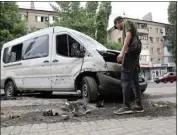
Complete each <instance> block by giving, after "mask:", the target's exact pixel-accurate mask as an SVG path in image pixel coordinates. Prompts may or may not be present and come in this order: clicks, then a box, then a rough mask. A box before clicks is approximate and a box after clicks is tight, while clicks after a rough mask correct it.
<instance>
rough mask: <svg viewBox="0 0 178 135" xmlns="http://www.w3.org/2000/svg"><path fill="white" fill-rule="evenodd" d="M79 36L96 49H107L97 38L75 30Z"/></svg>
mask: <svg viewBox="0 0 178 135" xmlns="http://www.w3.org/2000/svg"><path fill="white" fill-rule="evenodd" d="M74 34H75V35H76V36H77V37H79V38H80V40H81V41H82V42H83V43H85V44H87V46H91V47H92V48H93V49H96V50H100V51H106V50H107V48H106V47H104V46H103V45H102V44H100V43H99V42H97V41H96V40H94V39H92V38H91V37H89V36H87V35H85V34H82V33H79V32H75V33H74Z"/></svg>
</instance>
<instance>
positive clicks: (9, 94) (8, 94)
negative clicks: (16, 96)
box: [7, 86, 12, 96]
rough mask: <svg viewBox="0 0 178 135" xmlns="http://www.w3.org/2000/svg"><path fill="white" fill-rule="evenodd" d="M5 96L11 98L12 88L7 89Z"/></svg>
mask: <svg viewBox="0 0 178 135" xmlns="http://www.w3.org/2000/svg"><path fill="white" fill-rule="evenodd" d="M7 96H12V86H8V87H7Z"/></svg>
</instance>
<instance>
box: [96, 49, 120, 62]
mask: <svg viewBox="0 0 178 135" xmlns="http://www.w3.org/2000/svg"><path fill="white" fill-rule="evenodd" d="M97 51H98V53H99V54H100V55H101V56H103V59H104V60H105V61H106V62H114V63H117V56H118V55H119V54H120V52H119V51H117V50H109V49H108V50H106V51H101V50H97Z"/></svg>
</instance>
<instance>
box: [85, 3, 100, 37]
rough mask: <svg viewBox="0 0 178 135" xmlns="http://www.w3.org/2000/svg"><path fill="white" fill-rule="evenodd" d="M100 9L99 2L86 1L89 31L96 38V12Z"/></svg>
mask: <svg viewBox="0 0 178 135" xmlns="http://www.w3.org/2000/svg"><path fill="white" fill-rule="evenodd" d="M97 9H98V2H97V1H92V2H91V1H88V2H87V3H86V13H87V14H86V15H87V16H88V26H89V27H88V28H89V30H88V33H90V36H91V37H92V38H95V39H96V35H95V34H96V15H97V14H96V13H97Z"/></svg>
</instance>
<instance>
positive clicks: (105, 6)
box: [96, 2, 111, 44]
mask: <svg viewBox="0 0 178 135" xmlns="http://www.w3.org/2000/svg"><path fill="white" fill-rule="evenodd" d="M110 14H111V2H101V3H100V7H99V11H98V13H97V19H96V23H97V24H96V33H97V34H96V39H97V40H98V41H99V42H100V43H101V44H105V43H106V42H107V27H108V20H109V16H110Z"/></svg>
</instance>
